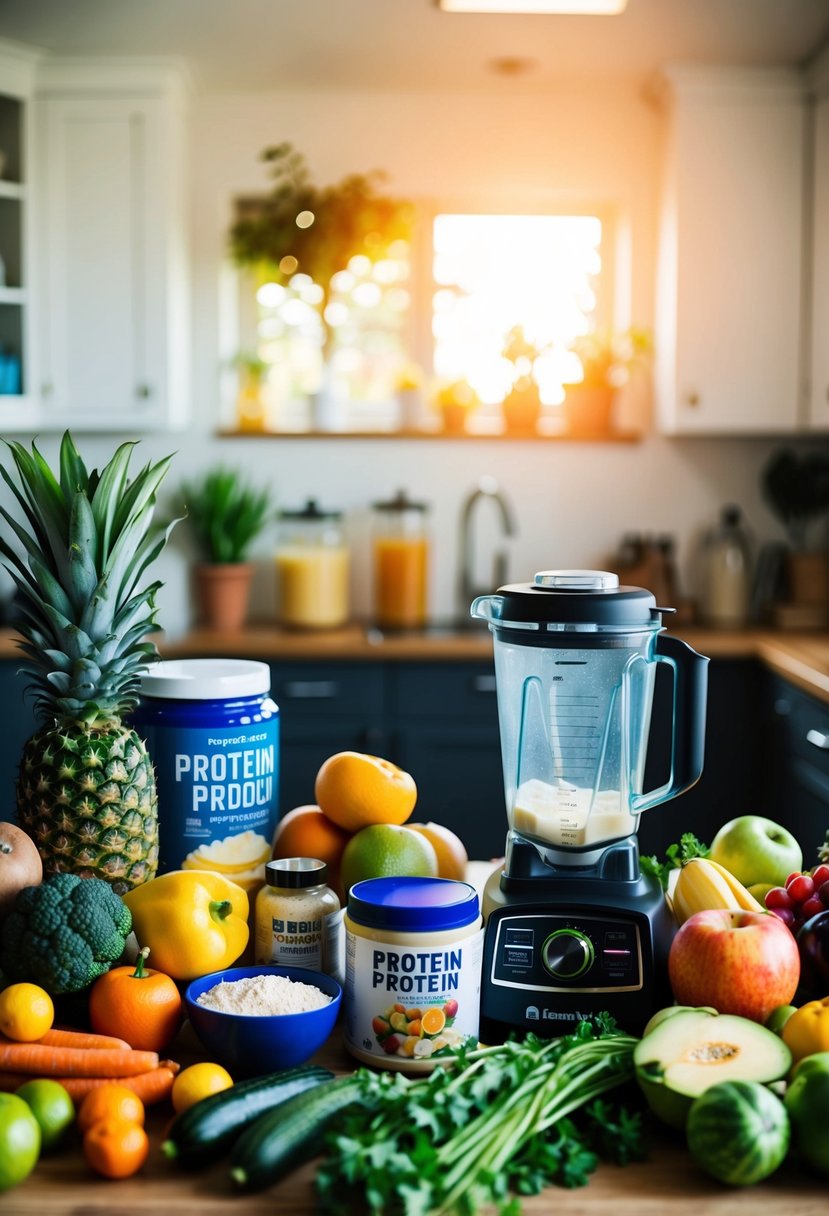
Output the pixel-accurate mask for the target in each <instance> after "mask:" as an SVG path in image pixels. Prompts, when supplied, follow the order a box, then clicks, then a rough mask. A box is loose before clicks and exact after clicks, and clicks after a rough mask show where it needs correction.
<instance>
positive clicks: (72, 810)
mask: <svg viewBox="0 0 829 1216" xmlns="http://www.w3.org/2000/svg"><path fill="white" fill-rule="evenodd" d="M4 442H6V446H7V447H8V448H9V450H10V452H11V455H12V457H13V460H14V465H15V467H16V472H17V477H16V478H15V477H14V476H13V475H12V473H10V472H9V471H8V470H7V469H6V468H0V473H2V477H3V480H4V481H5V482H6V484H7V485H8V486H9V488H10V489H11V491H12V493H13V494H14V497H15V499H16V500H17V504H18V506H19V507H20V509H21V511H22V515H23V516H24V517H25V519H24V520H22V521H17V520H15V519H14V518H13V516H12V515H11V514H10V512H9V511H7V510H5V509H4V508H3V507H0V513H2V516H3V518H4V519H5V521H6V523H7V524H8V525H9V528H10V529H11V532H12V533H13V534H14V536H15V537H16V538H17V541H18V543H19V550H15V549H14V548H13V547H12V545H11V544H10V543H9V541H8V540H7V539H6V538H5V537H4V536H2V535H0V554H2V556H3V558H4V559H5V562H4V564H5V565H6V568H7V569H8V570H9V572H10V573H11V575H12V578H13V579H14V582H15V584H16V586H17V591H18V596H19V599H20V602H21V610H20V614H19V616H20V619H19V621H18V630H19V632H20V634H21V637H22V641H21V643H20V646H21V649H22V651H23V652H24V654H25V656H26V661H25V663H24V664H23V668H22V670H23V671H24V672H25V674H26V675H28V676H29V677H30V681H31V682H30V690H31V691H33V692H34V694H35V704H36V708H37V712H38V716H39V717H41V718H43V719H44V723H43V725H42V726H41V727H40V728H39V729H38V730H37V732H36V733H35V734H34V735H33V736H32V738H31V739H29V741H28V742H27V743H26V745H25V747H24V749H23V755H22V758H21V762H20V773H19V777H18V781H17V813H18V819H19V823H20V826H21V827H22V828H24V829H25V830H26V831H27V832H28V833H29V835H30V836H31V837H32V838H33V839H34V840H35V842H36V844H37V847H38V849H39V851H40V855H41V857H42V859H43V865H44V869H45V871H46V872H48V873H55V872H63V871H68V872H70V873H73V874H79V875H81V876H84V877H93V878H103V879H105V880H106V881H107V882H109V883H110V884H111V885H112V887H113V889H114V890H115V891H116V892H117V893H118V894H124V893H125V892H126V891H129V890H131V889H132V888H133V887H135V886H138V885H139V884H140V883H143V882H146V881H147V879H149V878H152V877H153V876H154V874H155V871H156V868H157V865H158V811H157V801H158V800H157V795H156V788H155V775H154V773H153V767H152V763H151V761H150V758H149V756H148V754H147V749H146V747H145V745H144V743H143V741H142V740H141V739H140V738H139V736H138V735H137V734H136V733H135V731H134V730H132V729H131V728H130V727H129V726H128V725H126V724H125V723H123V722H122V721H121V718H122V716H123V715H125V714H127V713H128V712H129V711H130V710H132V709H133V708H134V707H135V705H136V702H137V700H138V695H137V690H138V685H139V681H140V677H141V674H142V672H143V671H145V670H146V667H147V665H148V664H149V663H150V662H151V661H152V660H153V659H154V658H155V657H157V656H156V650H155V647H154V646H153V645H152V644H151V643H150V642H147V641H145V640H143V639H145V637H146V634H147V633H148V632H149V631H150V630H151V629H152V628H153V626H154V625H155V594H156V591H157V590H158V588H159V586H160V583H153V584H151V585H150V586H147V587H145V588H144V589H143V590H139V589H138V585H139V582H140V580H141V577H142V575H143V574H144V572H145V571H146V570H147V568H148V566H150V565H151V563H152V562H153V561H154V560H155V559H156V557H157V556H158V554H159V553H160V552H161V550H162V549H163V548H164V545H165V543H166V541H167V536H168V534H169V530H170V529H169V528H168V529H167V530H166V531H165V530H164V529H163V528H162V527H161V526H159V525H157V524H156V525H155V526H153V524H152V519H153V512H154V507H155V496H156V491H157V490H158V487H159V484H160V483H161V480H162V478H163V477H164V475H165V473H166V472H167V468H168V466H169V463H170V460H171V457H167V458H165V459H164V460H161V461H159V462H158V463H157V464H154V465H149V464H148V465H146V466H145V467H144V468H143V469H142V470H141V472H140V473H138V475H137V476H136V477H135V478H134V479H133V480H132V481H129V480H128V477H127V472H128V466H129V461H130V455H131V452H132V447H133V443H132V442H127V443H124V444H122V445H121V446H120V447H119V448H118V450H117V451H116V452H115V455H114V456H113V457H112V459H111V461H110V462H109V464H107V465H106V467H105V468H104V469H103V471H102V472H101V473H100V474H99V473H98V472H97V471H96V470H93V471H92V472H91V473H88V472H87V470H86V468H85V466H84V463H83V461H82V459H81V457H80V455H79V453H78V451H77V448H76V447H75V444H74V442H73V440H72V437H71V435H70V434H69V432H68V431H67V433H66V434H65V435H64V436H63V440H62V442H61V447H60V469H59V472H58V475H57V477H56V476H55V474H54V473H53V472H52V470H51V469H50V468H49V466H48V464H47V463H46V461H45V460H44V458H43V456H42V455H41V454H40V452H39V451H38V449H37V447H36V446H35V444H34V443H32V450H31V453H30V452H28V451H27V450H26V448H24V447H23V446H22V445H21V444H19V443H16V442H13V441H4ZM171 526H172V525H171ZM9 539H10V538H9Z"/></svg>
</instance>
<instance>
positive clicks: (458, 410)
mask: <svg viewBox="0 0 829 1216" xmlns="http://www.w3.org/2000/svg"><path fill="white" fill-rule="evenodd" d="M466 415H467V408H466V406H465V405H461V404H460V403H457V404H456V403H454V402H450V403H448V404H447V405H442V406H441V407H440V416H441V419H442V422H443V432H444V434H445V435H463V434H464V433H465V431H466Z"/></svg>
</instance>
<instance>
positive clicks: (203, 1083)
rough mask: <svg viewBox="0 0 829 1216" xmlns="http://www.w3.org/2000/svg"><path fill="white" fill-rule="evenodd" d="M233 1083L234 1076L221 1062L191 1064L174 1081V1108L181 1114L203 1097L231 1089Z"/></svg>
mask: <svg viewBox="0 0 829 1216" xmlns="http://www.w3.org/2000/svg"><path fill="white" fill-rule="evenodd" d="M232 1084H233V1078H232V1077H231V1075H230V1073H229V1072H227V1070H226V1069H224V1068H222V1066H221V1064H208V1063H204V1064H191V1065H190V1067H189V1068H185V1069H184V1071H183V1072H180V1073H179V1074H178V1076H177V1077H176V1079H175V1081H174V1082H173V1092H172V1095H171V1097H172V1100H173V1110H174V1111H175V1112H176V1114H181V1112H182V1111H183V1110H188V1109H189V1108H190V1107H191V1106H195V1104H196V1103H197V1102H201V1100H202V1098H209V1097H210V1095H211V1094H218V1093H221V1091H222V1090H223V1089H230V1087H231V1085H232Z"/></svg>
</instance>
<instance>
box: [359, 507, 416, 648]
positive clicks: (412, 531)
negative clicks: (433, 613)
mask: <svg viewBox="0 0 829 1216" xmlns="http://www.w3.org/2000/svg"><path fill="white" fill-rule="evenodd" d="M372 511H373V512H374V539H373V554H374V620H375V622H376V623H377V624H378V625H380V626H382V627H384V628H387V629H415V628H418V627H420V626H422V625H424V624H425V623H426V617H427V600H428V583H429V537H428V534H427V529H426V516H427V513H428V508H427V506H426V504H425V503H422V502H412V500H411V499H410V498H409V497H408V496H407V494H406V491H405V490H399V491H398V492H397V494H396V495H395V496H394V498H392V499H390V500H389V501H388V502H376V503H374V504H373V506H372Z"/></svg>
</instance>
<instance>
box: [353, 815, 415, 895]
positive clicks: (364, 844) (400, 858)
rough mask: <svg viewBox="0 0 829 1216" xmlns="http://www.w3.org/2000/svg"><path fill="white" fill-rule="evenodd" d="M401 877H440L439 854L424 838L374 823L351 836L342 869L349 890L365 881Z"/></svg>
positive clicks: (408, 829)
mask: <svg viewBox="0 0 829 1216" xmlns="http://www.w3.org/2000/svg"><path fill="white" fill-rule="evenodd" d="M398 876H414V877H418V878H436V877H437V876H438V858H437V853H436V852H435V849H434V845H432V843H431V842H430V841H429V840H427V839H426V837H425V836H423V835H421V833H420V832H415V831H413V830H412V829H411V828H404V827H398V826H396V825H395V824H392V823H375V824H372V825H371V826H370V827H367V828H362V829H361V830H360V831H359V832H356V833H355V834H354V835H353V836H352V837H351V839H350V840H349V842H348V844H347V845H346V846H345V851H344V852H343V857H342V865H341V869H340V877H341V880H342V884H343V887H344V888H345V890H346V891H348V889H349V887H352V886H353V885H354V883H355V882H361V881H362V880H363V879H364V878H392V877H395V878H396V877H398Z"/></svg>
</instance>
